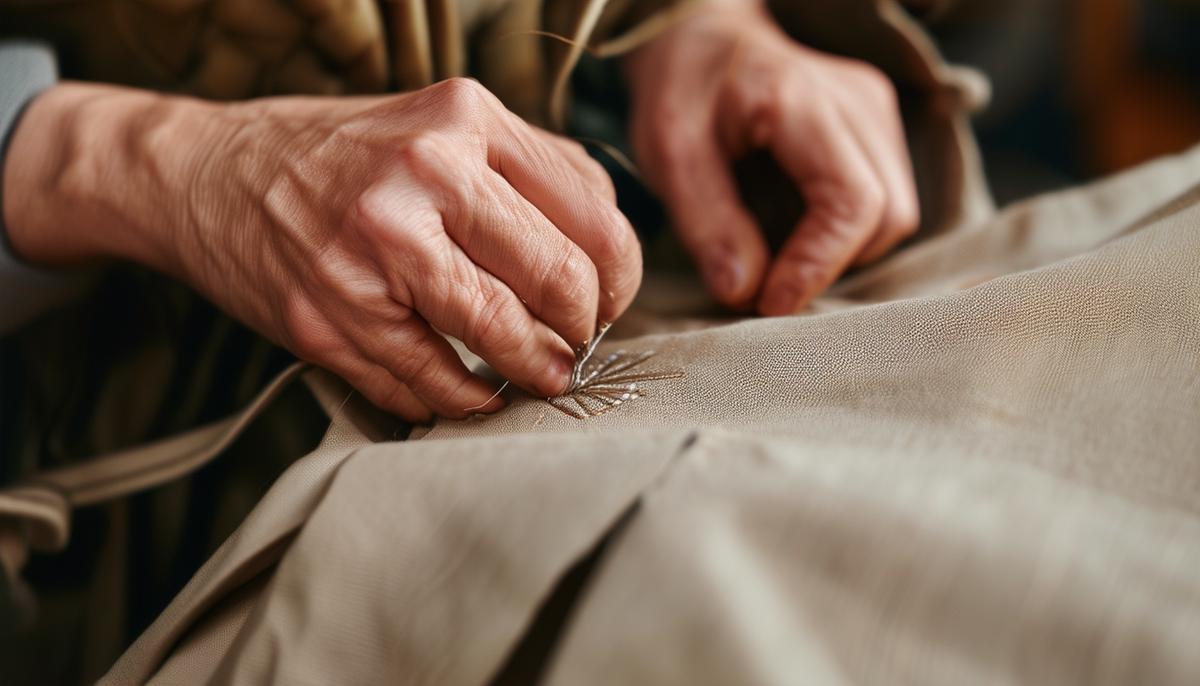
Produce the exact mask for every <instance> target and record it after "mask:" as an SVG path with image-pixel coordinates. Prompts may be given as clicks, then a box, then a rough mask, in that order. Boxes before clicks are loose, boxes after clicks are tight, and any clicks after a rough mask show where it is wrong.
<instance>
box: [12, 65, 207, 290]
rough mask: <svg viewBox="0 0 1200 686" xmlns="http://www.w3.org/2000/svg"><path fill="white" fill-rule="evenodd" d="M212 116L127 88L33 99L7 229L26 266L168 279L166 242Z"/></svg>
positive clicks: (15, 157) (18, 148) (189, 103)
mask: <svg viewBox="0 0 1200 686" xmlns="http://www.w3.org/2000/svg"><path fill="white" fill-rule="evenodd" d="M212 107H214V106H212V105H206V104H204V103H201V102H199V101H195V100H189V99H185V98H175V97H168V96H163V95H158V94H154V93H150V92H147V91H138V90H133V89H128V88H120V87H114V86H106V85H98V84H81V83H70V82H66V83H62V84H60V85H58V86H56V87H54V88H52V89H50V90H48V91H46V92H44V93H42V94H41V95H39V96H38V97H37V98H36V99H35V100H34V101H33V102H32V103H30V105H29V107H28V108H27V109H26V112H25V114H24V115H23V117H22V119H21V122H20V123H19V124H18V126H17V129H16V131H15V132H14V134H13V138H12V142H11V143H10V147H9V150H8V156H7V160H6V164H5V169H4V176H3V184H4V185H3V192H4V200H5V202H4V212H5V223H6V225H7V227H8V231H9V241H10V243H11V244H12V247H13V249H14V251H15V252H16V253H17V254H18V255H20V256H21V257H22V258H23V259H25V260H26V261H28V262H30V263H33V264H43V265H71V264H79V263H84V262H90V261H96V260H103V259H126V260H132V261H136V262H139V263H142V264H146V265H148V266H150V267H153V268H156V269H160V270H168V269H169V267H170V264H171V262H172V259H173V258H172V253H173V243H174V240H173V237H172V235H171V233H170V232H172V231H174V230H175V228H176V227H178V226H179V224H180V221H181V219H184V218H183V217H181V216H179V215H180V212H179V208H180V207H183V206H185V205H186V203H184V202H181V201H182V200H183V199H184V198H185V197H186V193H187V192H188V188H189V183H190V180H191V178H192V177H193V176H194V174H195V172H194V168H195V166H196V159H197V155H196V154H194V153H193V151H194V150H197V149H198V145H197V143H198V141H199V140H200V139H202V138H203V136H201V135H199V134H200V133H201V131H202V130H203V129H204V128H205V121H206V119H207V118H208V117H207V115H208V114H209V112H208V110H209V109H210V108H212Z"/></svg>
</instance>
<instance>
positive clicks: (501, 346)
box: [464, 286, 524, 350]
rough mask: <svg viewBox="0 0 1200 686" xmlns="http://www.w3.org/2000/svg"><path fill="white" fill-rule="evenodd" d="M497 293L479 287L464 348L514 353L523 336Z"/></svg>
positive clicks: (491, 289)
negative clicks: (512, 351)
mask: <svg viewBox="0 0 1200 686" xmlns="http://www.w3.org/2000/svg"><path fill="white" fill-rule="evenodd" d="M514 319H515V318H514V317H513V313H512V311H511V308H509V307H507V306H506V305H505V303H504V298H503V297H501V295H500V293H499V292H498V290H497V289H496V288H494V287H490V286H481V287H480V288H479V289H478V290H477V291H476V293H475V297H474V302H473V304H472V312H471V316H470V324H469V326H468V328H467V339H468V340H465V341H464V342H465V343H466V344H467V347H469V348H473V349H476V350H517V349H519V348H520V347H521V344H522V343H523V342H524V341H523V338H524V334H523V333H522V332H521V328H520V327H519V326H517V323H516V321H514Z"/></svg>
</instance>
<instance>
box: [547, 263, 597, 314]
mask: <svg viewBox="0 0 1200 686" xmlns="http://www.w3.org/2000/svg"><path fill="white" fill-rule="evenodd" d="M599 283H600V282H599V278H598V277H597V275H596V267H595V265H593V264H592V261H591V260H589V259H588V258H587V256H586V255H585V254H583V252H582V251H580V250H577V249H574V248H572V249H570V250H566V251H564V253H563V255H562V256H561V257H560V258H559V260H558V261H557V263H556V264H555V265H554V266H553V267H552V268H551V269H549V270H548V271H547V272H546V274H545V278H544V281H543V285H542V291H543V292H544V293H547V294H551V295H552V301H551V303H550V306H551V307H553V308H555V309H557V310H558V311H559V312H561V313H562V316H563V317H564V319H566V320H568V321H576V320H580V319H583V318H586V317H587V315H588V313H589V312H590V307H589V304H590V303H594V302H596V294H597V293H598V292H599V290H600V286H599ZM587 324H588V325H590V322H588V323H587Z"/></svg>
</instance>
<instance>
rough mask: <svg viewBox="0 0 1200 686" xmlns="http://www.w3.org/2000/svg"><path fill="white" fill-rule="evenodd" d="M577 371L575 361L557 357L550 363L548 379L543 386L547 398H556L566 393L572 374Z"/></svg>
mask: <svg viewBox="0 0 1200 686" xmlns="http://www.w3.org/2000/svg"><path fill="white" fill-rule="evenodd" d="M574 371H575V361H574V360H568V359H565V358H561V357H556V358H555V359H554V361H553V362H551V363H550V368H549V370H548V372H547V374H546V379H545V381H544V383H543V385H542V389H541V390H542V392H543V393H544V394H545V395H546V396H547V397H551V398H552V397H555V396H558V395H562V394H563V393H565V392H566V390H567V386H568V385H569V384H570V383H571V374H572V373H573V372H574Z"/></svg>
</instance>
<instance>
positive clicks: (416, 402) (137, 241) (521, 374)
mask: <svg viewBox="0 0 1200 686" xmlns="http://www.w3.org/2000/svg"><path fill="white" fill-rule="evenodd" d="M62 88H68V89H70V88H84V89H88V88H97V87H89V86H82V85H77V86H60V87H59V89H62ZM105 88H107V87H105ZM59 89H55V90H59ZM135 94H136V95H135ZM130 97H137V98H151V97H152V98H154V99H152V100H150V102H149V103H148V104H144V105H141V106H135V105H130V104H128V103H127V104H125V105H124V107H126V109H127V110H129V108H132V111H134V112H136V115H130V114H126V115H120V114H119V113H118V112H116V110H111V111H99V110H96V109H95V107H94V106H93V108H92V110H91V112H89V114H90V115H91V118H89V121H91V120H95V119H94V118H95V117H99V118H100V120H102V121H107V120H119V119H121V117H122V116H124V119H125V120H126V121H127V122H132V125H128V126H126V127H125V128H124V129H122V132H121V133H120V134H116V135H115V137H116V138H117V139H118V141H120V142H122V143H124V145H123V146H117V150H116V151H109V155H108V156H109V157H110V158H114V159H116V160H117V162H116V163H119V164H121V165H122V169H123V171H124V172H125V173H124V176H123V177H122V175H121V174H117V175H116V178H117V179H121V181H120V183H123V184H124V185H127V186H131V187H133V188H136V189H137V191H136V192H133V191H130V192H127V193H126V194H125V195H122V196H121V198H120V199H118V200H114V199H113V198H112V197H105V196H106V193H107V194H110V195H111V193H113V192H115V191H114V189H113V188H112V186H115V185H116V184H112V183H109V182H105V181H104V180H103V179H102V178H101V177H107V176H112V174H111V172H112V171H113V170H111V169H105V170H102V171H97V170H96V169H95V168H89V167H102V166H103V164H102V163H99V162H97V161H96V159H98V158H101V157H102V156H100V155H90V156H89V157H88V160H89V161H88V162H86V163H81V162H75V163H72V162H68V163H67V164H65V165H63V166H62V168H65V169H66V170H67V173H66V174H65V175H62V176H61V177H60V178H59V180H58V181H57V182H56V181H55V180H54V178H53V175H52V174H51V175H47V174H41V177H42V178H44V179H45V180H44V181H43V183H44V184H45V185H46V186H47V187H46V188H40V189H39V188H36V187H35V188H29V187H26V188H18V189H15V190H13V193H11V194H10V193H8V192H6V198H7V197H16V196H19V195H32V196H40V197H44V198H52V199H54V200H55V201H57V202H58V203H59V204H60V205H64V206H66V205H75V206H76V207H75V209H76V210H77V213H76V214H75V216H77V217H79V216H83V217H87V216H91V217H93V218H94V219H93V221H99V222H101V223H104V225H105V228H104V229H97V228H96V227H94V226H93V227H86V228H88V230H87V231H80V232H79V233H78V234H77V235H76V236H73V237H72V238H71V239H70V240H65V241H64V240H56V239H55V237H54V236H53V235H52V233H53V229H52V228H51V227H52V226H53V225H54V221H52V220H50V218H49V217H47V216H46V215H47V214H48V213H52V212H53V210H52V209H49V208H47V207H45V206H44V205H45V203H40V204H39V203H33V204H32V206H18V207H16V208H9V209H10V210H11V211H10V212H8V213H6V214H7V216H8V217H10V220H11V224H10V226H12V227H14V229H15V230H14V231H13V241H14V245H15V246H16V249H17V250H18V251H20V252H21V253H22V254H24V255H25V256H26V257H27V258H30V259H35V260H37V261H43V262H56V261H58V262H61V261H63V260H67V259H72V258H74V259H80V258H85V257H90V256H95V255H102V254H109V255H117V256H121V257H128V258H132V259H136V260H138V261H141V262H144V263H147V264H150V265H151V266H154V267H156V268H159V269H161V270H162V271H165V272H167V273H170V274H172V275H175V276H178V277H179V278H182V279H184V280H185V281H187V282H189V283H190V284H192V285H193V286H194V287H195V288H197V289H198V290H199V291H201V292H202V293H204V294H205V295H207V296H208V297H209V298H211V299H212V300H213V301H214V302H215V303H217V304H218V305H220V306H221V307H223V308H225V309H226V310H227V311H229V312H230V313H232V314H234V315H235V316H237V317H238V318H240V319H242V320H243V321H245V322H246V323H248V324H250V325H251V326H253V327H254V328H256V329H258V330H259V331H261V332H262V333H264V334H265V335H267V336H268V337H270V338H272V339H274V340H275V341H277V342H279V343H281V344H283V345H285V346H286V347H288V348H289V349H291V350H292V351H293V352H295V353H296V354H297V355H299V356H300V357H302V358H304V359H307V360H311V361H313V362H315V363H317V364H320V365H322V366H324V367H327V368H329V369H331V370H332V371H334V372H336V373H338V374H339V375H341V376H343V377H344V378H346V379H347V380H348V381H349V382H350V383H351V384H352V385H354V386H355V387H356V388H358V390H360V391H361V392H362V393H363V394H364V395H366V396H367V398H368V399H370V400H371V401H372V402H374V403H375V404H377V405H379V406H380V407H383V408H385V409H388V410H390V411H392V412H394V413H396V414H399V415H401V416H404V417H406V418H409V419H412V420H423V419H427V418H428V417H429V415H430V413H431V412H433V413H437V414H439V415H443V416H449V417H461V416H464V415H465V414H468V412H467V410H468V409H471V408H476V407H477V406H478V409H479V410H480V411H491V410H495V409H498V408H499V407H500V406H501V405H502V401H501V400H500V399H498V398H497V399H493V400H491V401H490V402H489V400H488V399H489V398H490V397H491V396H492V394H493V392H494V388H493V387H492V386H491V385H489V384H488V383H486V382H485V381H484V380H483V379H481V378H479V377H477V376H475V375H473V374H471V373H470V372H469V371H468V370H467V369H466V367H465V366H464V365H463V363H462V362H461V361H460V359H459V357H458V356H457V354H456V353H455V352H454V350H453V349H452V348H451V347H450V345H449V343H447V341H446V340H445V339H444V338H443V337H442V336H441V335H440V334H439V333H438V332H439V331H440V332H444V333H446V334H449V335H452V336H455V337H457V338H459V339H461V340H462V341H463V342H464V343H465V344H466V345H467V347H468V348H470V349H471V350H472V351H473V352H475V353H476V354H478V355H479V356H480V357H482V358H483V359H484V360H486V361H487V362H488V363H489V364H490V365H491V366H492V367H493V368H495V369H496V371H498V372H499V373H500V374H502V375H503V376H505V377H506V378H509V379H511V380H512V381H513V382H514V383H517V384H519V385H521V386H523V387H525V388H527V389H529V390H531V391H532V392H535V393H537V394H540V395H543V396H545V395H555V394H557V393H559V392H561V391H562V390H563V389H564V387H565V386H566V384H567V382H568V379H569V376H570V372H571V368H572V364H573V361H574V355H573V352H572V348H573V347H574V346H576V345H579V344H580V343H582V342H583V341H584V340H586V339H588V338H589V337H590V336H592V335H593V333H594V331H595V327H596V324H597V321H598V320H599V321H612V320H613V319H614V318H615V317H617V316H618V315H619V314H620V313H621V312H622V311H623V310H624V309H625V308H626V307H627V306H628V304H629V302H630V301H631V300H632V298H633V295H634V293H635V291H636V290H637V287H638V285H639V282H640V279H641V253H640V248H639V246H638V243H637V239H636V237H635V236H634V234H633V230H632V228H631V227H630V226H629V223H628V221H627V220H626V219H625V218H624V217H623V215H622V214H621V213H620V212H619V211H618V210H617V208H616V205H615V201H614V194H613V190H612V185H611V183H610V182H609V180H608V178H607V176H606V175H605V174H604V172H603V170H602V169H601V168H600V166H599V165H598V164H596V163H595V162H593V161H592V160H591V159H589V158H588V157H587V155H586V154H585V153H584V152H583V150H582V148H580V147H579V146H578V145H576V144H574V143H571V142H569V141H564V140H561V139H559V138H556V137H554V136H551V135H550V134H547V133H545V132H541V131H538V130H536V129H534V128H532V127H530V126H528V125H527V124H525V123H524V122H523V121H521V120H520V119H519V118H518V117H516V116H515V115H513V114H511V113H510V112H508V111H507V110H505V109H504V107H503V106H502V105H501V104H500V103H499V101H497V100H496V99H495V98H494V97H493V96H492V95H491V94H490V93H488V92H487V91H486V90H485V89H484V88H483V87H482V86H480V85H479V84H477V83H476V82H474V81H467V80H461V79H455V80H450V81H446V82H443V83H440V84H437V85H434V86H430V87H429V88H426V89H424V90H421V91H418V92H415V93H411V94H406V95H400V96H395V97H390V98H368V99H334V98H324V99H322V98H286V99H268V100H262V101H251V102H248V103H245V104H237V105H212V104H205V103H200V102H199V101H193V100H182V99H176V98H170V99H165V98H162V97H161V96H149V95H148V94H141V93H137V92H131V91H126V90H124V89H111V88H107V90H106V91H105V92H103V93H102V94H100V95H99V96H96V95H95V94H93V96H92V98H91V101H92V102H93V103H94V102H96V101H98V102H100V103H101V104H104V103H105V102H106V100H107V101H108V102H109V103H110V104H109V107H110V109H111V108H115V107H118V106H119V103H118V102H116V101H120V100H121V98H126V99H128V98H130ZM46 98H49V101H48V102H43V100H44V99H46ZM55 99H58V100H61V101H62V102H59V103H58V107H59V108H60V109H64V110H65V111H70V110H71V109H72V108H79V107H83V106H86V104H87V101H88V100H89V99H88V98H87V97H84V96H78V97H77V98H76V99H75V100H71V97H70V94H69V93H68V94H66V95H64V94H63V93H61V92H60V93H58V94H54V93H53V91H52V92H51V93H49V94H46V95H44V96H42V97H41V98H38V100H37V101H35V102H34V105H33V106H32V107H31V108H30V110H29V112H28V114H27V115H26V116H27V118H29V117H34V118H35V119H33V120H32V121H38V119H36V118H37V117H39V115H41V114H47V115H52V114H53V113H52V112H51V111H50V110H47V109H44V108H53V107H55V104H54V101H55ZM76 119H78V117H76ZM24 127H25V123H24V122H23V123H22V124H21V127H20V128H24ZM20 128H19V129H18V132H17V135H18V136H21V135H23V134H22V132H21V130H20ZM36 134H37V132H36V130H35V132H34V133H31V134H30V135H31V136H33V138H32V139H30V140H28V141H25V142H22V141H21V140H19V139H18V140H16V141H15V145H14V148H13V149H14V151H16V152H17V153H18V154H19V155H20V157H19V159H20V160H22V162H21V164H22V165H24V164H26V163H28V164H29V165H30V169H28V170H27V171H28V172H29V176H26V175H25V174H24V173H21V172H18V173H17V175H16V176H14V174H13V173H11V170H10V174H9V175H8V176H7V177H6V191H8V190H10V189H12V182H14V181H15V182H16V183H15V185H16V186H21V185H22V183H23V179H24V180H25V181H24V182H25V183H28V180H29V179H33V178H36V177H38V176H39V174H38V173H37V171H36V169H34V168H33V167H37V166H39V165H38V164H36V163H34V162H32V161H30V160H31V159H33V158H30V155H33V156H34V158H36V156H37V155H36V153H37V150H36V147H37V144H36V141H35V139H36V138H37V135H36ZM97 137H99V139H100V140H103V137H104V132H99V131H92V132H90V134H89V135H87V136H79V137H77V138H72V137H71V136H67V140H78V141H80V142H82V141H86V140H95V139H97ZM108 137H109V138H112V137H114V134H111V133H110V134H109V135H108ZM47 145H48V146H50V147H53V144H52V143H47ZM183 146H189V149H188V150H187V151H186V152H180V151H179V148H181V147H183ZM66 147H70V146H66ZM43 152H45V151H44V150H43ZM124 155H129V156H130V159H128V160H121V159H120V158H122V156H124ZM64 181H65V182H64ZM106 183H107V184H108V185H107V186H106V185H105V184H106ZM34 186H36V184H34ZM83 187H86V188H88V189H89V190H88V191H87V193H82V192H80V190H79V189H80V188H83ZM97 188H99V190H97ZM56 195H57V198H55V196H56ZM82 195H86V196H87V198H88V202H89V203H90V205H89V204H88V203H83V202H74V201H72V202H65V201H64V199H70V198H75V197H79V196H82ZM138 195H140V196H142V199H141V200H139V199H138V198H137V197H136V196H138ZM97 198H100V200H97ZM83 205H87V206H88V207H90V208H91V211H90V213H89V212H87V211H84V208H83V207H82V206H83ZM116 208H120V212H119V213H117V215H116V216H105V214H106V212H107V213H108V214H113V213H114V212H116ZM129 208H136V209H129ZM154 208H160V209H154ZM39 212H40V214H41V217H40V219H39ZM65 223H67V224H69V223H70V222H65ZM112 227H119V228H112ZM124 227H137V229H136V230H135V231H129V230H128V229H126V228H124ZM164 227H174V228H173V229H171V230H169V231H167V230H164ZM103 234H108V235H109V238H108V239H104V238H99V237H98V236H100V235H103ZM58 238H59V239H61V237H58ZM56 245H57V246H63V245H71V246H74V247H73V248H72V250H73V251H74V253H75V254H73V255H64V254H63V248H62V247H55V246H56Z"/></svg>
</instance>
